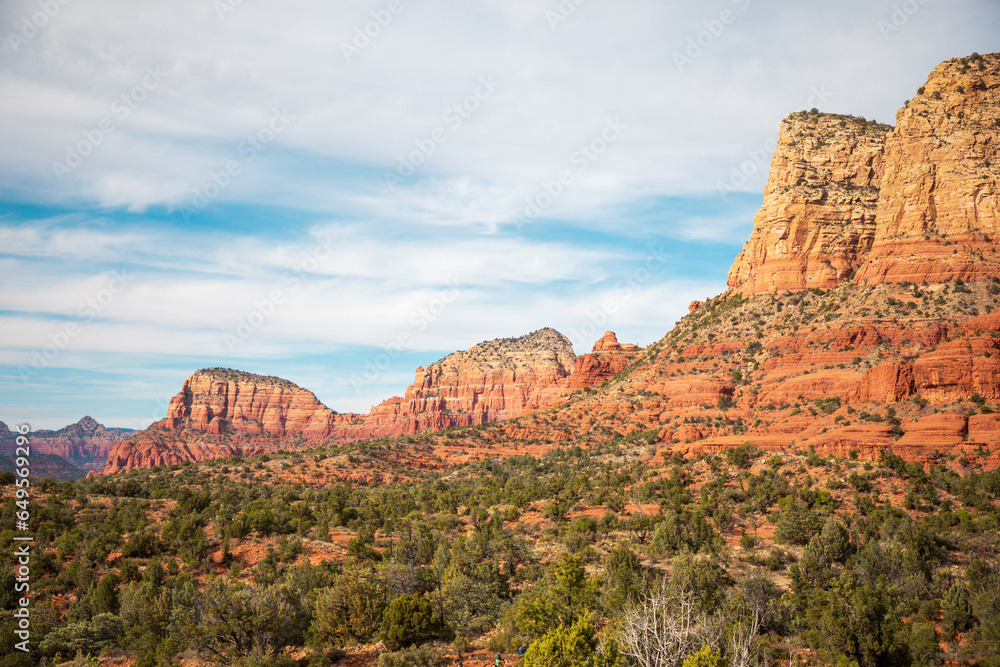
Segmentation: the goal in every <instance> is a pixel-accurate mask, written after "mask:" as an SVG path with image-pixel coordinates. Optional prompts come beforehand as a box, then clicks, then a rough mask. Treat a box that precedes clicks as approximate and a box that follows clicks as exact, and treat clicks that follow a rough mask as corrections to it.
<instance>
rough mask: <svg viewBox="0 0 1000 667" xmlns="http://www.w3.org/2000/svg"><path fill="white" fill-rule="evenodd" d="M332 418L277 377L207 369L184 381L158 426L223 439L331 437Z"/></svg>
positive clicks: (308, 394) (312, 396)
mask: <svg viewBox="0 0 1000 667" xmlns="http://www.w3.org/2000/svg"><path fill="white" fill-rule="evenodd" d="M333 417H334V413H333V411H331V410H330V409H329V408H327V407H326V406H325V405H323V404H322V403H320V402H319V400H318V399H317V398H316V395H315V394H313V393H312V392H311V391H307V390H306V389H303V388H302V387H299V386H298V385H296V384H294V383H292V382H289V381H288V380H283V379H281V378H276V377H267V376H262V375H254V374H251V373H243V372H241V371H234V370H230V369H228V368H207V369H204V370H200V371H198V372H196V373H195V374H194V375H192V376H191V377H189V378H188V379H187V380H185V381H184V385H183V386H182V387H181V391H180V393H179V394H177V395H176V396H174V397H173V398H172V399H170V405H169V406H168V408H167V416H166V419H164V421H163V426H165V427H166V428H168V429H170V430H175V431H176V430H180V429H191V430H196V431H205V432H208V433H214V434H216V435H222V434H225V433H233V432H235V433H240V434H244V435H266V436H276V437H287V436H292V435H301V436H302V437H304V438H306V439H309V440H321V439H323V438H325V437H327V436H328V435H330V428H331V425H332V423H333V421H334V420H333Z"/></svg>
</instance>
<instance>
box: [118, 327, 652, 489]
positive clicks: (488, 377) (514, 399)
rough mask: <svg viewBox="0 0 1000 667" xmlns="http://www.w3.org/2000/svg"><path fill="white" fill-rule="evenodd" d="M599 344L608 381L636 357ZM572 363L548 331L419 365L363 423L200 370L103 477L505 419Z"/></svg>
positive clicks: (254, 383)
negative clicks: (627, 360)
mask: <svg viewBox="0 0 1000 667" xmlns="http://www.w3.org/2000/svg"><path fill="white" fill-rule="evenodd" d="M602 341H603V342H599V346H600V348H601V349H600V350H598V351H597V352H598V354H599V355H600V357H601V359H602V360H604V361H602V363H604V364H605V366H602V368H604V371H603V372H604V373H607V372H609V371H611V369H619V370H620V368H621V367H623V365H622V360H624V359H625V358H626V356H627V354H628V353H630V352H634V351H635V350H637V349H638V348H637V347H636V346H634V345H626V346H621V345H618V342H617V340H616V339H615V336H614V334H611V333H609V334H607V335H606V336H605V338H604V339H602ZM595 349H596V346H595ZM575 362H576V356H575V355H574V354H573V347H572V345H571V344H570V342H569V340H568V339H567V338H566V337H565V336H563V335H562V334H560V333H559V332H557V331H555V330H553V329H542V330H540V331H536V332H534V333H532V334H530V335H527V336H522V337H520V338H505V339H499V340H493V341H487V342H484V343H480V344H478V345H475V346H473V347H471V348H469V349H468V350H466V351H464V352H456V353H454V354H451V355H448V356H447V357H445V358H444V359H441V360H440V361H438V362H436V363H433V364H431V365H429V366H428V367H427V368H421V367H418V368H417V371H416V376H415V378H414V382H413V384H412V385H410V386H409V387H408V388H407V390H406V392H405V394H404V395H403V397H398V396H397V397H393V398H390V399H388V400H386V401H383V402H382V403H381V404H379V405H378V406H375V407H374V408H372V410H371V412H370V413H368V414H367V415H354V414H344V415H342V414H337V413H336V412H333V411H332V410H330V409H329V408H327V407H326V406H325V405H323V404H322V403H321V402H320V401H319V400H318V399H317V398H316V396H315V395H314V394H313V393H312V392H310V391H307V390H305V389H303V388H302V387H299V386H297V385H295V384H293V383H291V382H289V381H287V380H282V379H280V378H276V377H265V376H260V375H253V374H250V373H243V372H240V371H234V370H230V369H224V368H210V369H205V370H201V371H198V372H196V373H194V374H193V375H192V376H191V377H189V378H188V379H187V380H185V381H184V385H183V386H182V388H181V391H180V392H179V393H178V394H177V395H176V396H174V397H173V399H171V401H170V405H169V407H168V410H167V416H166V418H164V419H162V420H160V421H159V422H157V423H156V424H153V425H152V426H151V427H150V428H149V429H147V430H146V431H143V432H142V433H140V434H137V435H136V436H134V437H132V438H130V439H129V440H127V441H124V442H121V443H119V444H117V445H116V446H115V448H114V450H113V451H112V452H111V453H110V454H109V455H108V457H107V466H106V467H105V469H104V471H103V472H105V473H112V472H120V471H122V470H128V469H130V468H134V467H150V466H155V465H175V464H178V463H182V462H183V461H186V460H192V461H202V460H206V459H210V458H219V457H225V456H245V455H251V454H261V453H267V452H272V451H276V450H277V449H300V448H304V447H307V446H310V445H313V446H314V445H315V443H317V442H320V441H324V440H328V441H331V442H350V441H356V440H364V439H368V438H377V437H391V436H399V435H412V434H415V433H419V432H421V431H426V430H440V429H444V428H449V427H452V426H469V425H474V424H484V423H487V422H494V421H498V420H502V419H510V418H512V417H516V416H518V415H520V414H522V413H523V412H524V411H526V410H531V409H537V408H538V407H539V406H541V405H544V404H547V403H548V402H549V401H551V400H553V399H555V398H557V397H558V396H559V395H560V394H562V393H563V392H564V391H565V390H566V388H567V387H568V386H569V384H570V378H569V376H570V373H571V372H572V369H573V367H574V364H575ZM614 372H617V370H614V371H613V372H611V374H613V373H614ZM594 377H595V379H596V377H597V376H594ZM603 377H604V376H601V377H600V380H603Z"/></svg>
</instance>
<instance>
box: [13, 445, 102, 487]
mask: <svg viewBox="0 0 1000 667" xmlns="http://www.w3.org/2000/svg"><path fill="white" fill-rule="evenodd" d="M18 458H20V457H18V456H17V455H16V454H10V453H7V452H0V470H5V471H7V472H11V473H15V474H16V471H17V470H18V469H20V466H18V465H17V459H18ZM86 474H87V472H86V471H85V470H81V469H80V468H77V467H76V466H75V465H73V464H72V463H70V462H69V461H67V460H66V459H64V458H63V457H61V456H57V455H55V454H42V453H41V452H36V453H33V454H32V455H31V477H32V478H33V479H36V480H42V479H45V478H46V477H51V478H52V479H57V480H60V481H64V482H65V481H70V480H76V479H80V478H81V477H84V476H85V475H86Z"/></svg>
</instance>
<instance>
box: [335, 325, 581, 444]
mask: <svg viewBox="0 0 1000 667" xmlns="http://www.w3.org/2000/svg"><path fill="white" fill-rule="evenodd" d="M575 361H576V355H575V354H574V353H573V346H572V344H571V343H570V342H569V339H567V338H566V337H565V336H563V335H562V334H561V333H559V332H558V331H555V330H554V329H548V328H546V329H541V330H540V331H536V332H534V333H532V334H530V335H527V336H522V337H520V338H502V339H499V340H492V341H487V342H484V343H480V344H478V345H475V346H473V347H471V348H469V349H468V350H466V351H464V352H455V353H454V354H450V355H448V356H447V357H445V358H444V359H441V360H440V361H438V362H436V363H433V364H431V365H430V366H428V367H427V368H422V367H418V368H417V371H416V375H415V377H414V379H413V384H411V385H410V386H409V387H408V388H407V389H406V392H405V394H404V395H403V397H401V398H400V397H398V396H397V397H393V398H390V399H389V400H387V401H384V402H383V403H381V404H380V405H378V406H376V407H374V408H372V410H371V412H370V413H368V415H367V416H365V417H364V420H363V423H362V424H358V425H354V426H345V427H343V428H341V429H339V430H338V433H337V434H336V437H337V438H338V439H341V438H342V439H352V440H353V439H360V438H363V437H380V436H393V435H409V434H413V433H418V432H420V431H426V430H429V429H432V430H439V429H443V428H448V427H451V426H469V425H472V424H485V423H487V422H494V421H498V420H501V419H510V418H512V417H517V416H518V415H520V414H521V413H522V411H524V410H525V409H526V408H528V407H530V406H537V405H540V404H542V403H545V402H547V401H548V400H550V399H551V398H553V397H554V396H556V395H558V394H559V393H560V392H561V391H562V390H563V389H564V388H565V387H566V385H567V384H568V378H569V375H570V373H571V371H572V369H573V366H574V363H575Z"/></svg>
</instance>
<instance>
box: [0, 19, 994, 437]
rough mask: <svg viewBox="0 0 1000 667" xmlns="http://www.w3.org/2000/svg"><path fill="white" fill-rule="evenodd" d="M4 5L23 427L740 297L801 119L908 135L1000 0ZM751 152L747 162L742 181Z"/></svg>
mask: <svg viewBox="0 0 1000 667" xmlns="http://www.w3.org/2000/svg"><path fill="white" fill-rule="evenodd" d="M679 4H681V3H664V2H661V1H659V0H619V1H617V2H610V1H607V0H603V1H601V0H531V1H528V0H480V1H479V2H475V3H470V2H459V1H457V0H452V1H450V2H446V1H443V0H441V1H438V0H420V2H413V1H412V0H377V1H369V0H338V2H335V3H330V2H318V1H309V0H298V1H294V2H288V3H280V4H279V3H265V2H262V1H261V0H175V1H173V2H170V3H153V2H125V1H123V0H121V1H119V0H92V1H90V2H81V1H79V0H51V1H50V2H40V1H39V0H35V1H20V0H17V1H10V2H5V3H3V5H2V6H0V31H2V32H0V36H2V38H3V39H2V44H0V142H2V145H3V147H4V148H3V150H2V151H0V174H2V177H0V267H2V270H0V280H2V281H3V284H2V286H0V287H2V289H0V332H2V336H0V376H2V378H3V380H2V389H0V420H3V421H5V422H7V423H8V424H14V423H23V422H27V423H30V424H31V425H32V427H33V428H59V427H61V426H63V425H65V424H68V423H71V422H75V421H76V420H78V419H79V418H80V417H82V416H83V415H85V414H89V415H92V416H94V417H95V418H96V419H98V420H99V421H101V422H103V423H105V424H107V425H113V426H127V427H133V428H140V427H144V426H146V425H147V424H149V423H150V422H151V421H154V420H155V419H158V418H160V417H162V416H163V415H164V413H165V410H166V402H167V400H169V398H170V396H172V395H173V394H174V393H176V392H177V390H178V389H179V387H180V384H181V383H182V382H183V380H184V378H185V377H187V376H188V375H189V374H190V373H192V372H193V371H195V370H197V369H199V368H203V367H208V366H229V367H234V368H239V369H242V370H247V371H251V372H256V373H262V374H267V375H278V376H282V377H286V378H288V379H290V380H292V381H294V382H297V383H298V384H300V385H302V386H304V387H306V388H308V389H311V390H312V391H314V392H315V393H316V394H317V396H318V397H319V398H320V399H321V400H322V401H323V402H325V403H326V404H327V405H328V406H330V407H331V408H333V409H335V410H339V411H342V412H344V411H359V412H363V411H367V409H368V408H369V407H370V406H371V405H374V404H376V403H378V402H380V401H381V400H383V399H384V398H387V397H389V396H392V395H398V394H401V393H402V391H403V390H404V389H405V387H406V385H407V384H409V383H410V382H411V381H412V379H413V371H414V368H415V367H416V366H417V365H426V364H428V363H432V362H433V361H436V360H437V359H439V358H441V357H442V356H444V355H446V354H448V353H450V352H452V351H454V350H457V349H465V348H467V347H469V346H471V345H474V344H475V343H477V342H480V341H482V340H487V339H492V338H497V337H507V336H518V335H522V334H526V333H529V332H531V331H534V330H537V329H539V328H542V327H546V326H551V327H554V328H556V329H558V330H560V331H562V332H563V333H565V334H566V335H568V336H569V337H570V338H571V340H572V341H573V343H574V346H575V348H576V351H577V353H578V354H579V353H582V352H586V351H589V349H590V346H591V345H592V344H593V342H594V341H595V340H596V339H597V338H599V337H600V335H601V334H602V333H603V332H604V331H605V330H607V329H611V330H614V331H616V332H617V333H618V336H619V339H620V340H622V341H623V342H624V341H628V342H635V343H639V344H642V345H646V344H649V343H651V342H653V341H655V340H657V339H658V338H660V337H661V336H662V335H663V334H664V333H666V332H667V331H668V330H669V329H670V328H671V327H672V326H673V324H674V322H675V321H676V320H677V319H679V318H680V317H681V316H682V315H683V314H684V313H685V312H687V305H688V303H689V302H690V301H691V300H693V299H703V298H705V297H707V296H710V295H714V294H717V293H719V292H721V291H723V290H724V289H725V278H726V273H727V271H728V269H729V266H730V264H731V263H732V260H733V258H734V257H735V255H736V254H737V252H739V250H740V248H741V246H742V244H743V242H744V241H745V240H746V238H747V236H748V235H749V233H750V229H751V226H752V219H753V214H754V212H755V211H756V209H757V208H758V207H759V205H760V201H761V194H760V193H761V190H762V189H763V186H764V183H765V181H766V173H767V164H768V163H769V161H770V152H771V149H772V148H773V146H774V141H775V138H776V136H777V130H778V124H779V122H780V120H781V119H782V118H783V117H784V116H785V115H787V114H788V113H790V112H793V111H797V110H801V109H806V108H809V107H813V106H815V107H818V108H820V109H821V110H823V111H831V112H837V113H854V114H857V115H864V116H866V117H868V118H876V119H878V120H879V121H883V122H892V120H893V118H894V114H895V111H896V110H897V109H898V108H899V107H900V106H901V105H902V103H903V101H904V100H906V99H907V98H908V97H911V96H912V95H913V94H914V91H915V90H916V88H917V87H918V86H920V85H921V84H922V83H923V82H924V80H925V79H926V77H927V74H928V73H929V72H930V70H931V69H933V68H934V67H935V66H936V65H937V64H938V63H940V62H941V61H943V60H945V59H948V58H951V57H956V56H962V55H968V54H969V53H971V52H973V51H979V52H982V53H987V52H993V51H996V50H997V38H996V35H998V34H1000V6H998V5H997V3H995V2H994V1H993V0H954V1H950V2H944V1H943V0H922V1H921V0H906V1H905V2H872V1H871V0H864V1H862V0H848V1H846V2H838V3H791V2H764V1H763V0H712V1H710V2H703V3H683V6H677V5H679ZM740 170H742V172H743V173H742V174H740Z"/></svg>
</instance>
